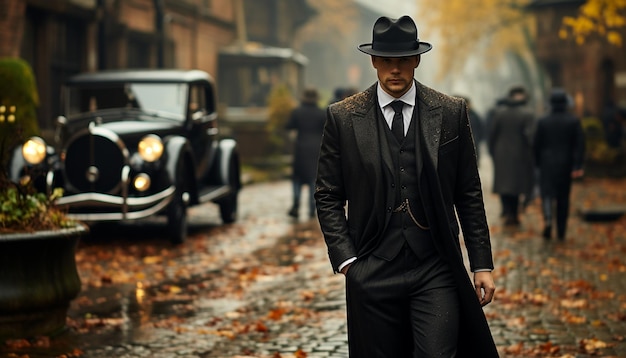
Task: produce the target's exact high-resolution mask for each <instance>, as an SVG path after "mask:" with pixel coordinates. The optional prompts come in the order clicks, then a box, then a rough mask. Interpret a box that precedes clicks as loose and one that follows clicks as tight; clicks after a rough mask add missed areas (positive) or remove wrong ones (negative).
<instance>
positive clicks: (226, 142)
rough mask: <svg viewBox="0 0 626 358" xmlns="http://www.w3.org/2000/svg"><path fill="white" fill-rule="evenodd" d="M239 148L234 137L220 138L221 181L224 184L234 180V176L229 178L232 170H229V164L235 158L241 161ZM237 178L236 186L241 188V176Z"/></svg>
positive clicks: (237, 161)
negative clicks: (238, 152)
mask: <svg viewBox="0 0 626 358" xmlns="http://www.w3.org/2000/svg"><path fill="white" fill-rule="evenodd" d="M237 149H238V148H237V142H236V141H235V140H234V139H230V138H226V139H222V140H220V142H219V163H218V165H219V175H220V181H221V183H222V184H229V183H231V182H232V180H231V179H232V178H229V175H230V173H231V171H230V170H229V165H230V163H231V161H232V160H233V159H234V160H236V163H239V158H238V157H237V156H238V154H237ZM237 172H239V171H237ZM235 180H236V182H235V183H236V188H237V189H239V188H240V187H241V183H240V178H235Z"/></svg>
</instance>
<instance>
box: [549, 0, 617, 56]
mask: <svg viewBox="0 0 626 358" xmlns="http://www.w3.org/2000/svg"><path fill="white" fill-rule="evenodd" d="M624 27H626V0H587V1H586V2H585V3H584V4H583V5H582V6H581V7H580V9H579V12H578V16H577V17H571V16H566V17H564V18H563V26H562V28H561V30H560V31H559V37H561V38H563V39H565V38H568V37H570V36H572V37H573V38H574V39H576V43H578V44H579V45H582V44H584V43H585V40H586V39H587V38H588V37H590V36H591V35H593V34H597V35H600V36H602V37H605V38H606V40H607V41H608V42H609V43H610V44H613V45H615V46H622V43H623V40H624V39H623V38H622V34H623V28H624Z"/></svg>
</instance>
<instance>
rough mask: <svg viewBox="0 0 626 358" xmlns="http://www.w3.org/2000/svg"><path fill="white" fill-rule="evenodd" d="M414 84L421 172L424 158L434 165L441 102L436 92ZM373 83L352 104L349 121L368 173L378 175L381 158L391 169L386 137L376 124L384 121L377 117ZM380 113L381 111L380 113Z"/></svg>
mask: <svg viewBox="0 0 626 358" xmlns="http://www.w3.org/2000/svg"><path fill="white" fill-rule="evenodd" d="M415 85H416V96H417V99H416V101H415V103H416V111H414V113H413V120H416V122H415V124H414V126H415V128H416V130H417V133H416V134H417V135H416V136H415V140H416V143H415V144H416V148H422V150H425V153H424V154H425V155H424V156H418V162H417V168H418V173H419V174H421V171H422V168H423V160H422V157H423V158H424V159H426V158H427V159H428V160H430V161H431V162H432V164H433V166H434V167H435V168H437V165H438V163H437V159H438V155H437V154H438V150H439V143H440V141H439V139H440V136H441V120H442V118H441V116H442V114H441V105H440V104H439V103H438V101H437V100H436V99H437V98H436V96H437V95H436V92H434V91H433V90H431V89H429V88H428V87H426V86H424V85H422V84H421V83H419V82H418V81H415ZM376 86H377V84H374V85H372V86H371V87H369V88H368V89H366V90H365V91H364V96H363V97H362V98H361V100H362V103H361V105H357V106H355V110H354V111H353V112H352V124H353V128H354V135H355V138H356V142H357V147H358V150H359V154H360V156H361V160H362V161H363V163H364V165H365V168H366V170H368V175H372V176H374V177H375V178H380V176H381V175H382V169H381V168H382V167H381V166H380V165H378V163H380V158H382V161H383V163H384V166H385V167H386V168H388V169H389V170H392V168H393V162H392V159H391V153H390V152H389V145H388V143H387V137H386V135H385V134H384V132H383V131H382V129H384V128H383V127H381V126H380V125H379V124H380V123H383V124H384V121H382V120H378V116H379V114H378V112H379V111H380V109H379V108H378V101H377V98H376ZM380 115H382V113H381V114H380Z"/></svg>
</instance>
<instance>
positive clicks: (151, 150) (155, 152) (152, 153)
mask: <svg viewBox="0 0 626 358" xmlns="http://www.w3.org/2000/svg"><path fill="white" fill-rule="evenodd" d="M137 151H138V152H139V156H141V159H143V160H145V161H146V162H154V161H157V160H159V158H161V156H162V155H163V141H161V138H159V137H158V136H156V135H154V134H150V135H147V136H145V137H143V138H142V139H141V141H140V142H139V145H138V148H137Z"/></svg>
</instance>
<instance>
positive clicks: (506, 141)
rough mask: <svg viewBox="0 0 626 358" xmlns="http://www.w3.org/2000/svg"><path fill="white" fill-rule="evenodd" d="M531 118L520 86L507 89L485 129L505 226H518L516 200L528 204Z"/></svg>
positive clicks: (531, 180)
mask: <svg viewBox="0 0 626 358" xmlns="http://www.w3.org/2000/svg"><path fill="white" fill-rule="evenodd" d="M534 130H535V115H534V114H533V112H532V110H531V109H530V108H529V107H528V93H527V91H526V89H525V88H524V87H523V86H517V85H516V86H513V87H511V88H510V89H509V93H508V97H507V99H506V101H505V103H504V104H503V105H502V106H500V107H499V108H498V109H497V110H496V111H495V113H494V115H493V118H492V121H491V125H490V128H489V136H488V146H489V154H490V155H491V159H492V160H493V192H494V193H496V194H498V195H499V196H500V203H501V206H502V214H501V215H502V218H503V220H504V224H505V225H507V226H518V225H519V224H520V219H519V212H520V206H521V205H520V202H521V201H520V199H521V198H522V197H523V198H524V203H525V204H528V203H529V202H530V199H531V197H532V192H533V188H534V183H535V178H534V164H533V153H532V151H533V149H532V139H533V134H534Z"/></svg>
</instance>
